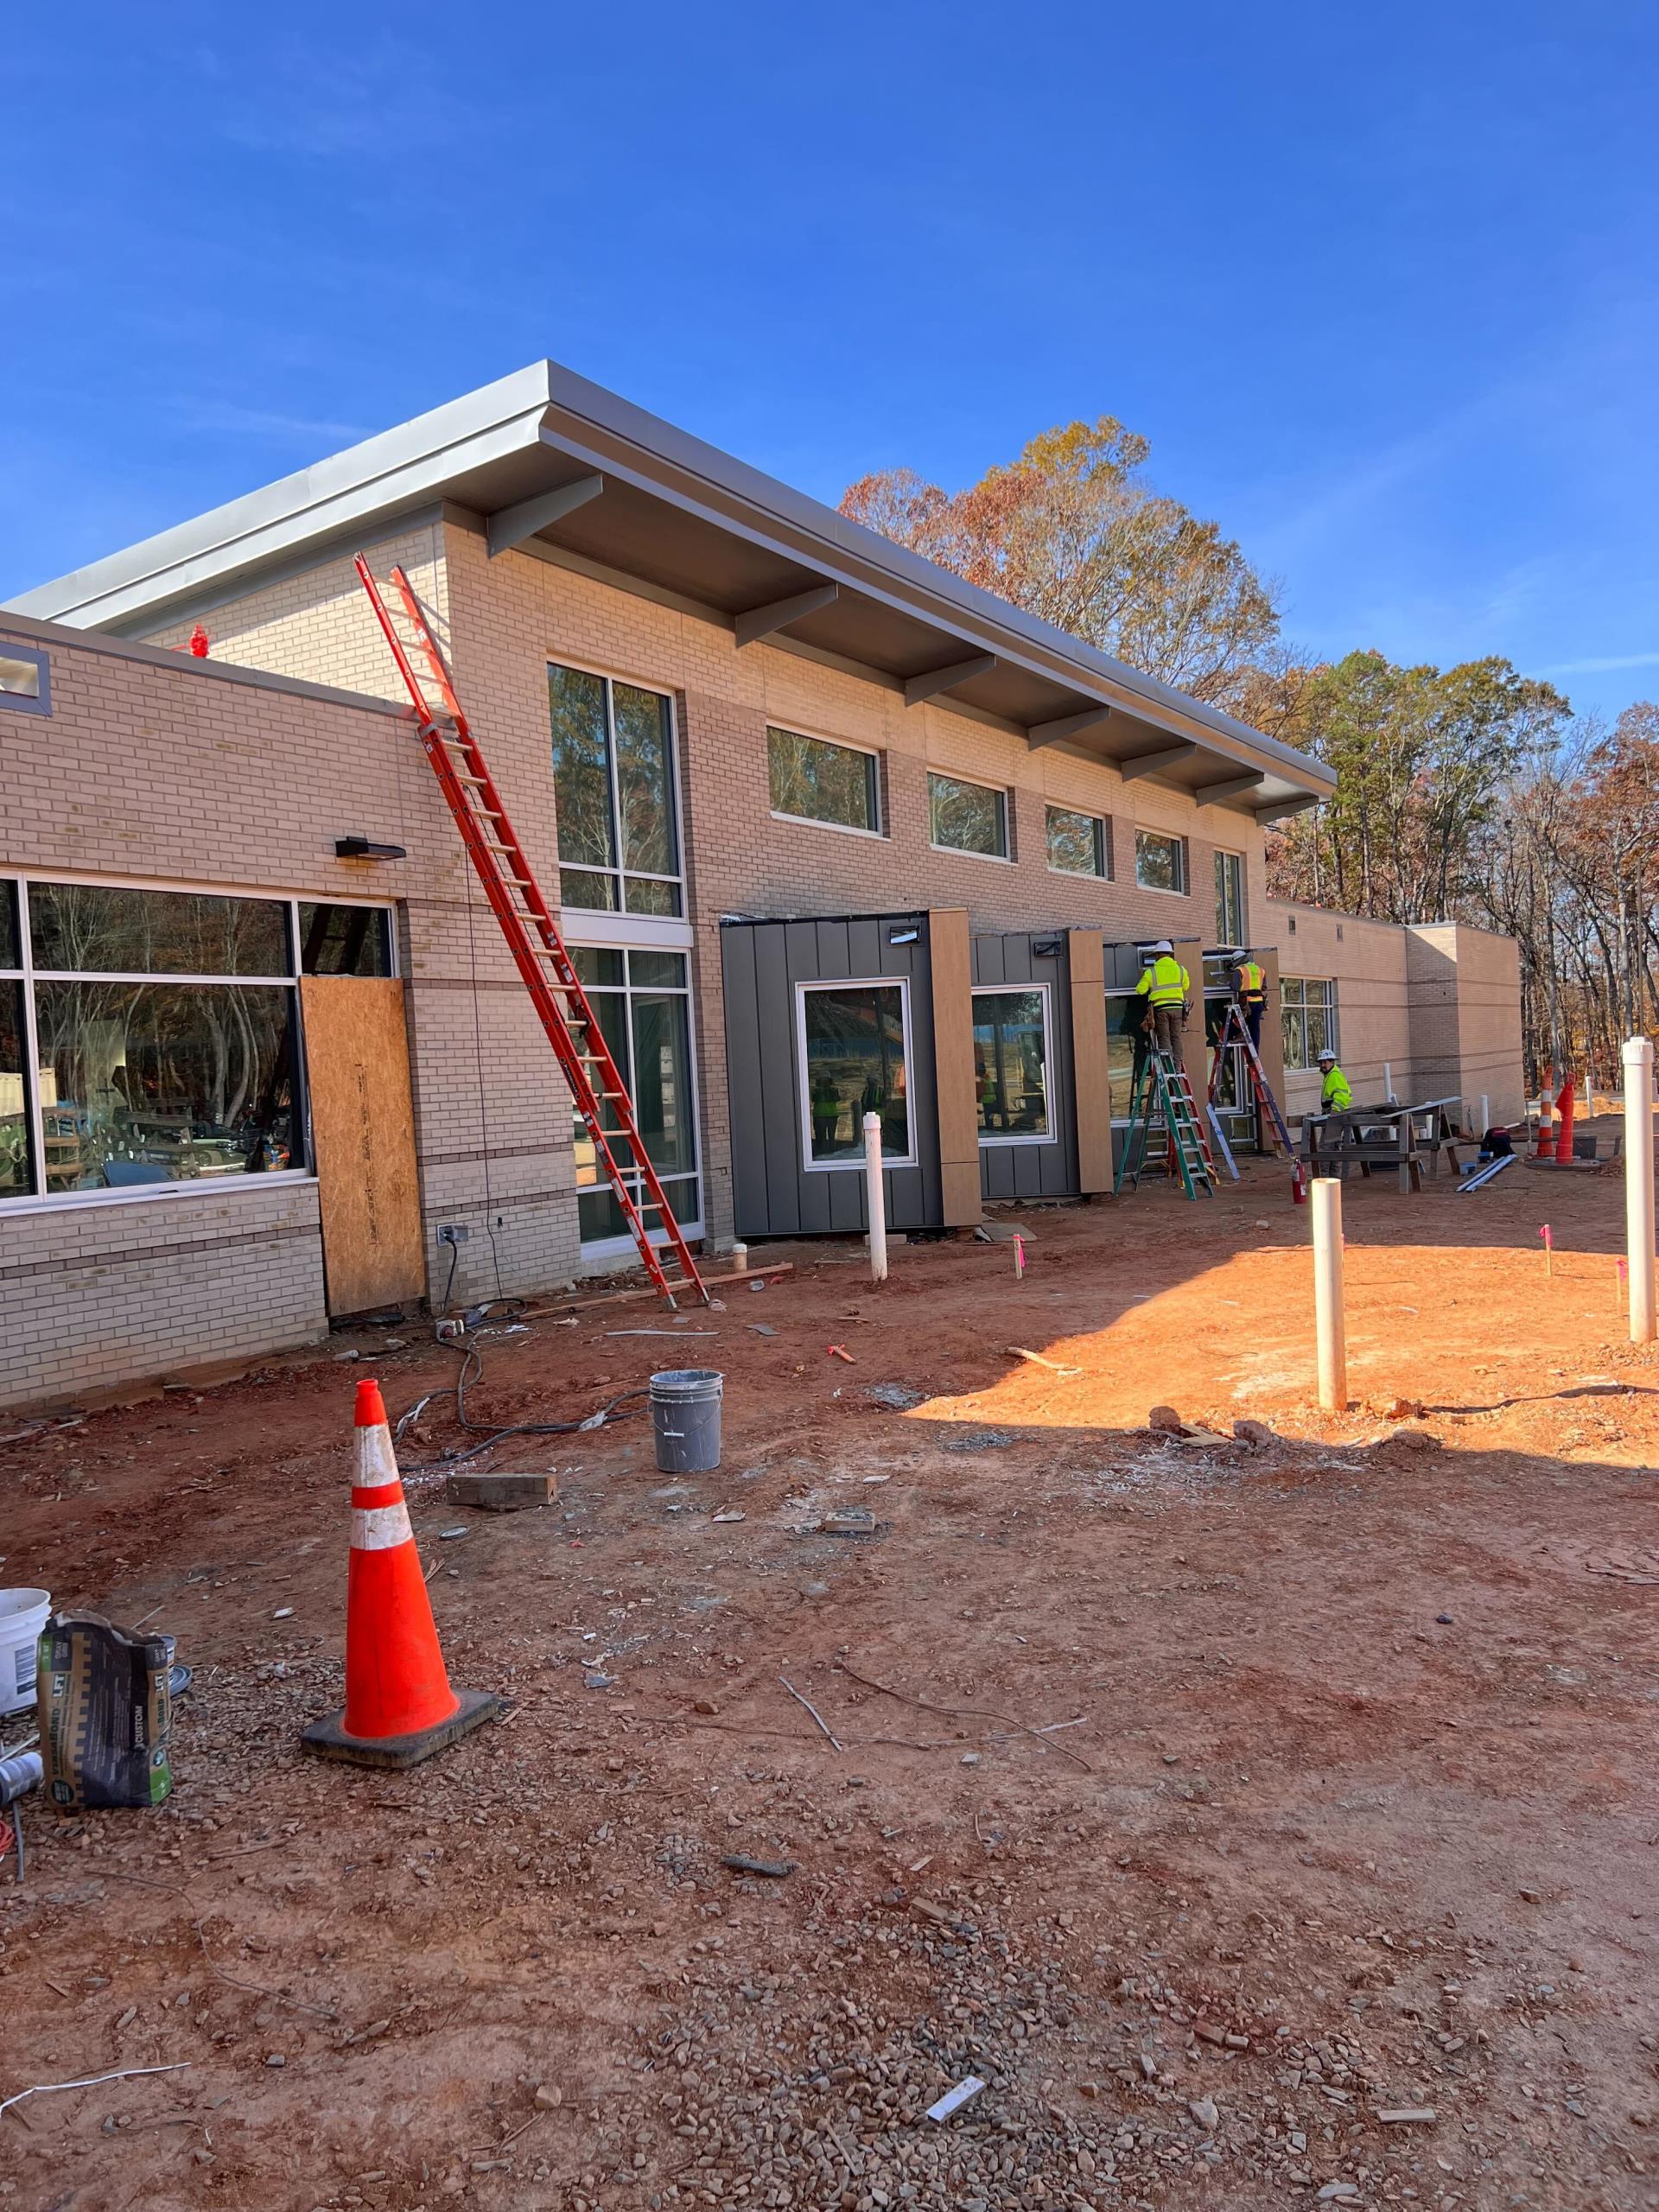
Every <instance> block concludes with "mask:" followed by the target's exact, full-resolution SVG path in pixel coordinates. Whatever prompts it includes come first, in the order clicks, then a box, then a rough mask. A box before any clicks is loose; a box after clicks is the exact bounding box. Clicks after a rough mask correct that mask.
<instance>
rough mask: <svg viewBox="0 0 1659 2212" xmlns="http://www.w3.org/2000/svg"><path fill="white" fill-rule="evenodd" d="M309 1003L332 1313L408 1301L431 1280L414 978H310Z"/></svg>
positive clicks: (308, 1048) (309, 1058) (305, 994)
mask: <svg viewBox="0 0 1659 2212" xmlns="http://www.w3.org/2000/svg"><path fill="white" fill-rule="evenodd" d="M300 1009H301V1014H302V1018H303V1021H304V1025H305V1068H306V1082H307V1087H308V1091H309V1094H310V1101H311V1134H312V1141H313V1143H314V1145H315V1149H316V1160H317V1188H318V1195H319V1199H320V1202H321V1213H322V1257H323V1271H324V1274H325V1277H326V1279H327V1299H328V1311H329V1312H330V1313H368V1312H369V1311H370V1310H371V1309H372V1308H373V1307H376V1306H400V1305H404V1304H405V1303H407V1302H408V1301H410V1300H413V1299H417V1298H419V1297H421V1296H422V1295H423V1293H424V1291H425V1287H426V1265H425V1255H424V1250H423V1242H422V1236H421V1194H420V1178H419V1173H418V1171H417V1169H416V1160H415V1116H414V1107H413V1103H412V1102H411V1099H410V1085H409V1042H408V1032H407V1029H406V1027H405V1024H404V986H403V984H402V983H401V982H398V981H397V978H396V977H395V976H302V978H301V981H300Z"/></svg>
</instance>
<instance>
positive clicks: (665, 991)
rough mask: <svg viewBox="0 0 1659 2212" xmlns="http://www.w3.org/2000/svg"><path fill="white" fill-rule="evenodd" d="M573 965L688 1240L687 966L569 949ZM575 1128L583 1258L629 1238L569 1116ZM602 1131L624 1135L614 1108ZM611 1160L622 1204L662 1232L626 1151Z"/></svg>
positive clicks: (693, 1138) (582, 1133) (588, 1140)
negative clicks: (623, 1189) (626, 1201)
mask: <svg viewBox="0 0 1659 2212" xmlns="http://www.w3.org/2000/svg"><path fill="white" fill-rule="evenodd" d="M570 957H571V959H572V960H573V961H574V962H575V969H576V973H577V975H578V976H580V977H581V978H582V988H583V989H584V990H585V991H586V992H587V994H588V1001H589V1003H590V1004H591V1006H592V1007H593V1009H594V1018H595V1019H596V1020H597V1021H598V1023H599V1026H600V1028H601V1031H602V1032H603V1033H604V1038H605V1043H606V1046H607V1049H608V1050H609V1052H610V1054H611V1057H612V1058H613V1060H614V1061H615V1062H616V1065H617V1066H618V1068H619V1069H620V1071H621V1074H622V1077H623V1080H624V1081H625V1082H626V1084H627V1086H628V1095H629V1096H630V1097H631V1099H632V1102H633V1112H634V1120H635V1122H636V1123H637V1125H638V1127H639V1133H640V1135H641V1136H642V1138H643V1139H644V1141H645V1155H646V1157H647V1159H649V1160H650V1161H651V1164H652V1167H653V1168H654V1169H655V1170H656V1173H657V1176H658V1180H659V1181H660V1182H661V1184H662V1186H663V1195H664V1198H666V1199H667V1200H668V1203H669V1205H670V1207H671V1210H672V1211H673V1215H674V1218H675V1220H676V1221H677V1223H678V1224H679V1225H680V1227H681V1229H682V1230H683V1231H684V1232H685V1233H686V1235H688V1236H701V1235H702V1184H701V1180H700V1178H699V1176H698V1172H697V1122H696V1092H695V1088H694V1084H693V1081H692V1068H691V990H690V976H689V975H688V973H687V967H686V956H685V955H684V953H683V952H656V951H641V950H639V949H637V948H636V949H634V950H626V951H625V950H622V949H621V948H620V947H618V946H604V947H599V946H572V948H571V950H570ZM574 1126H575V1148H576V1211H577V1215H578V1217H579V1219H580V1224H581V1230H582V1245H583V1248H584V1249H588V1248H592V1247H604V1246H606V1245H609V1244H611V1243H621V1242H623V1241H625V1240H626V1238H627V1237H628V1236H629V1230H628V1224H627V1219H626V1216H625V1215H624V1213H623V1211H622V1209H621V1207H620V1205H618V1203H617V1199H616V1194H615V1192H613V1190H612V1188H611V1185H610V1179H609V1177H608V1176H607V1174H606V1173H605V1170H604V1167H603V1166H602V1165H601V1161H600V1158H599V1152H598V1147H596V1146H595V1144H594V1141H593V1139H592V1137H591V1136H590V1135H589V1134H588V1128H587V1126H586V1124H585V1123H584V1122H582V1118H581V1116H575V1119H574ZM604 1126H605V1128H606V1129H607V1131H609V1130H612V1129H620V1126H621V1124H620V1122H619V1120H618V1118H617V1116H616V1112H615V1109H613V1108H611V1107H607V1108H606V1109H605V1114H604ZM616 1159H617V1163H618V1165H619V1166H620V1167H622V1168H623V1169H624V1170H625V1171H626V1181H627V1188H628V1195H629V1197H630V1198H632V1201H633V1203H634V1205H637V1206H639V1208H640V1209H641V1210H642V1211H644V1213H645V1226H646V1228H647V1229H649V1230H652V1232H653V1234H654V1233H656V1232H658V1230H660V1229H661V1227H662V1224H661V1222H660V1221H659V1220H658V1217H657V1216H656V1215H655V1213H654V1212H652V1211H651V1200H650V1198H649V1195H648V1193H647V1192H646V1190H645V1184H644V1180H643V1179H642V1177H641V1176H640V1175H639V1173H638V1172H637V1171H636V1170H635V1169H634V1167H633V1166H632V1154H631V1153H630V1152H629V1151H628V1149H627V1147H626V1146H624V1147H622V1148H621V1149H620V1151H618V1152H617V1154H616Z"/></svg>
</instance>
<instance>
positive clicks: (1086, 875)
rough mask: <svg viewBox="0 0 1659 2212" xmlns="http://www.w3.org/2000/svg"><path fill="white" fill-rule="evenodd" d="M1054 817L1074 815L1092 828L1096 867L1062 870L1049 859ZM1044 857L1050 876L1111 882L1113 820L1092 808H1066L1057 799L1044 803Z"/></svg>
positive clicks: (1077, 880)
mask: <svg viewBox="0 0 1659 2212" xmlns="http://www.w3.org/2000/svg"><path fill="white" fill-rule="evenodd" d="M1055 814H1075V815H1076V816H1077V817H1078V819H1079V820H1080V821H1084V822H1092V823H1094V825H1095V849H1096V853H1097V855H1099V859H1100V866H1099V867H1098V868H1061V867H1059V866H1058V864H1057V863H1056V862H1055V861H1052V860H1050V859H1049V853H1050V851H1051V847H1050V844H1049V840H1048V824H1049V817H1051V816H1052V815H1055ZM1043 858H1044V860H1045V861H1046V862H1047V867H1048V872H1049V874H1051V875H1065V876H1069V877H1070V878H1071V880H1072V881H1073V882H1074V883H1110V882H1111V881H1112V880H1113V876H1112V820H1111V817H1110V816H1109V814H1096V812H1095V810H1094V809H1093V808H1092V807H1088V806H1067V805H1065V804H1063V803H1062V801H1060V800H1059V799H1053V798H1051V799H1045V800H1044V802H1043Z"/></svg>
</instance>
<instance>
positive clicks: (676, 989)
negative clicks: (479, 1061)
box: [565, 906, 709, 1260]
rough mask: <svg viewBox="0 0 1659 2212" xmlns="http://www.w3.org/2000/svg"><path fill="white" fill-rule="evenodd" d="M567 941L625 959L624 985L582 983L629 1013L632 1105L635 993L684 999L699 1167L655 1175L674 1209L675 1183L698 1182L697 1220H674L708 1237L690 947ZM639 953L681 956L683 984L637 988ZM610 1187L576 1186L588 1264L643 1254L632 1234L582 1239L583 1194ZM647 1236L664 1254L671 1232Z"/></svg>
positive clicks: (581, 1245) (691, 1233)
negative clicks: (636, 958)
mask: <svg viewBox="0 0 1659 2212" xmlns="http://www.w3.org/2000/svg"><path fill="white" fill-rule="evenodd" d="M573 911H575V912H579V913H588V912H592V911H593V910H592V909H590V908H588V907H585V906H583V907H578V908H575V909H574V910H573ZM601 911H602V910H601ZM565 942H566V944H567V946H568V947H569V950H571V951H572V952H577V951H581V952H620V954H621V955H622V981H621V982H620V984H617V983H584V984H583V985H582V989H583V990H584V991H585V992H587V994H588V996H589V997H590V998H620V1000H621V1001H622V1002H623V1007H624V1012H625V1014H626V1021H625V1024H624V1028H623V1034H624V1036H625V1037H626V1039H627V1046H628V1064H627V1066H626V1068H625V1069H624V1071H623V1073H624V1074H625V1076H626V1078H627V1084H628V1096H629V1099H630V1102H632V1097H633V1094H634V1090H635V1088H636V1073H637V1071H636V1070H635V1067H634V1057H633V1000H634V996H635V994H636V992H637V993H638V995H639V997H641V998H664V999H666V998H683V1000H684V1001H685V1033H686V1045H687V1050H686V1065H687V1069H688V1071H689V1073H690V1083H691V1097H690V1107H689V1109H688V1110H689V1113H690V1124H691V1156H692V1159H693V1160H694V1161H695V1162H696V1165H695V1166H693V1167H692V1168H691V1169H690V1171H689V1172H686V1171H679V1172H677V1173H674V1174H672V1175H664V1173H663V1172H662V1170H661V1169H660V1168H658V1171H657V1173H658V1180H659V1181H660V1182H661V1184H662V1186H663V1191H664V1196H665V1197H666V1198H667V1199H668V1202H669V1204H670V1205H673V1203H674V1186H675V1185H676V1184H678V1183H695V1184H696V1186H697V1214H696V1220H695V1221H684V1220H682V1219H681V1217H680V1216H679V1214H678V1213H676V1214H675V1216H674V1221H675V1225H676V1227H677V1229H678V1230H679V1231H680V1234H681V1235H682V1236H684V1237H687V1238H693V1237H698V1236H707V1235H708V1233H709V1231H708V1228H707V1222H708V1205H709V1200H708V1192H707V1185H706V1179H705V1174H704V1160H703V1153H702V1108H701V1102H702V1077H701V1072H700V1071H699V1069H698V1066H697V1023H696V989H695V986H694V984H693V982H692V976H691V948H690V945H689V944H687V945H683V946H682V945H670V944H661V943H656V944H605V943H604V942H602V941H601V940H597V939H594V940H583V939H581V938H575V937H572V938H566V940H565ZM636 952H648V953H661V952H674V953H677V954H678V956H679V957H680V958H681V959H682V960H683V961H684V963H685V981H684V982H683V983H640V984H635V982H633V980H632V977H633V969H632V954H634V953H636ZM571 1111H572V1116H573V1123H574V1121H575V1120H578V1119H579V1118H580V1117H579V1116H576V1115H575V1108H574V1106H573V1108H572V1109H571ZM614 1134H615V1132H613V1131H609V1132H607V1135H614ZM612 1148H613V1150H614V1149H615V1147H612ZM625 1173H626V1171H625ZM610 1187H611V1186H610V1183H609V1181H608V1179H607V1178H605V1177H603V1176H601V1178H600V1179H599V1181H598V1182H597V1183H591V1184H588V1185H582V1184H576V1185H575V1186H574V1188H575V1198H576V1243H577V1248H578V1249H579V1250H580V1252H581V1254H582V1258H583V1259H584V1260H609V1259H614V1258H616V1257H618V1256H619V1255H621V1254H622V1253H625V1252H634V1251H637V1250H638V1249H639V1248H638V1246H637V1245H636V1244H635V1243H634V1241H633V1238H632V1235H631V1234H629V1233H628V1232H626V1231H624V1233H623V1234H622V1235H621V1236H595V1237H584V1236H582V1193H583V1191H584V1189H586V1190H599V1191H608V1190H609V1189H610ZM634 1196H635V1203H636V1204H637V1203H638V1196H639V1194H638V1192H635V1194H634ZM647 1234H648V1235H649V1236H650V1238H651V1241H652V1244H653V1245H654V1246H655V1247H657V1248H658V1249H661V1248H662V1247H663V1246H664V1244H666V1243H667V1242H668V1234H667V1231H666V1230H664V1229H662V1228H660V1227H658V1228H657V1229H653V1230H649V1231H648V1232H647Z"/></svg>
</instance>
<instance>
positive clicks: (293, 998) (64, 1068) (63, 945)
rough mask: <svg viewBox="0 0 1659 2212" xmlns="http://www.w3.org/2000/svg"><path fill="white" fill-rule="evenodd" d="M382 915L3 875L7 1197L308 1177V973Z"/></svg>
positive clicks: (0, 1086)
mask: <svg viewBox="0 0 1659 2212" xmlns="http://www.w3.org/2000/svg"><path fill="white" fill-rule="evenodd" d="M390 973H391V918H390V916H389V914H388V913H387V912H385V910H384V909H382V908H377V907H369V906H358V905H355V904H353V905H346V904H340V905H333V904H330V905H323V904H320V903H308V904H306V905H303V906H302V905H300V904H299V903H298V902H297V901H295V900H291V899H251V898H238V897H234V896H231V895H228V894H226V893H218V892H198V891H149V890H140V889H136V888H134V887H130V886H126V885H114V884H94V883H54V882H41V881H34V880H27V879H25V880H10V879H5V880H0V1200H10V1201H16V1200H40V1199H41V1198H47V1199H52V1198H70V1197H73V1196H75V1195H77V1194H79V1193H85V1192H111V1191H140V1190H144V1189H146V1188H149V1187H151V1186H156V1187H159V1186H161V1185H169V1184H178V1183H199V1182H206V1181H213V1182H217V1181H223V1180H225V1179H227V1178H236V1177H243V1176H249V1175H270V1174H281V1173H302V1172H304V1170H305V1167H306V1159H305V1145H304V1137H303V1134H302V1114H301V1105H300V1100H301V1090H300V1075H299V1052H300V1034H299V1005H298V991H297V988H296V986H297V982H298V979H299V977H300V976H302V975H315V974H332V975H388V974H390Z"/></svg>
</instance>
